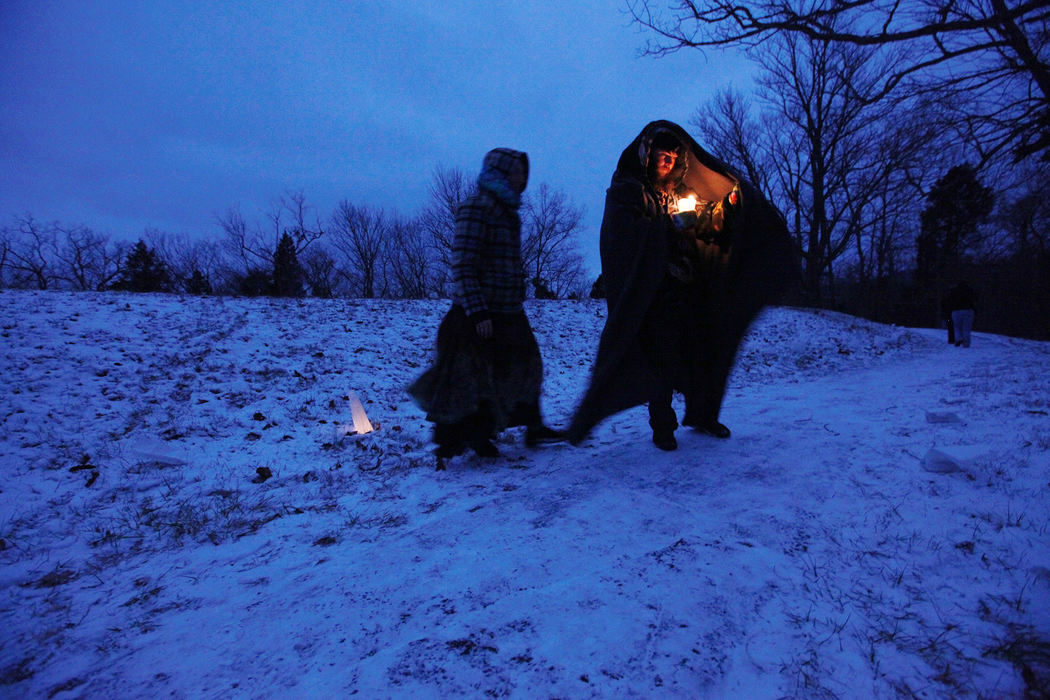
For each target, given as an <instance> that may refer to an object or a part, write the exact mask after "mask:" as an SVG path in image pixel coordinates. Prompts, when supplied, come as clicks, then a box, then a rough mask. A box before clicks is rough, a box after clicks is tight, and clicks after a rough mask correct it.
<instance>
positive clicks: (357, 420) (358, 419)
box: [350, 391, 373, 435]
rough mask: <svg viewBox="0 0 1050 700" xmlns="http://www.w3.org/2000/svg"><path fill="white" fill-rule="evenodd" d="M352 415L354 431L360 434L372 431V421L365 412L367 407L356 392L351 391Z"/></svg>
mask: <svg viewBox="0 0 1050 700" xmlns="http://www.w3.org/2000/svg"><path fill="white" fill-rule="evenodd" d="M350 415H351V416H352V417H353V419H354V432H356V433H357V434H358V435H363V434H364V433H370V432H372V430H373V428H372V423H371V422H370V421H369V420H368V416H367V415H366V414H365V407H364V406H362V405H361V401H360V400H359V399H358V398H357V395H356V394H355V393H354V392H352V391H351V392H350Z"/></svg>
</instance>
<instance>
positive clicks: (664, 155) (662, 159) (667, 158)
mask: <svg viewBox="0 0 1050 700" xmlns="http://www.w3.org/2000/svg"><path fill="white" fill-rule="evenodd" d="M676 160H678V154H677V153H675V152H674V151H663V150H658V151H656V152H655V153H653V167H654V168H655V174H656V178H657V179H658V180H663V179H665V178H666V177H667V176H668V175H670V174H671V169H672V168H674V164H675V161H676Z"/></svg>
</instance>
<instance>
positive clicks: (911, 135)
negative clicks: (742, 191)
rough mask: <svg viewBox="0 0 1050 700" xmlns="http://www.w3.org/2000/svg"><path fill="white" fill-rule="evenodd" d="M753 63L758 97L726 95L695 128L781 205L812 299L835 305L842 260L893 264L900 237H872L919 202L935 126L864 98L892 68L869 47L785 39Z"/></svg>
mask: <svg viewBox="0 0 1050 700" xmlns="http://www.w3.org/2000/svg"><path fill="white" fill-rule="evenodd" d="M753 56H754V57H755V59H756V61H757V62H758V63H759V64H760V65H761V66H762V70H761V72H760V73H759V75H758V78H757V82H758V90H757V92H756V96H755V98H754V99H753V100H752V99H748V98H745V97H743V96H742V95H740V94H739V93H736V92H733V91H723V92H721V93H719V94H718V95H717V96H716V98H715V99H714V100H713V101H712V102H711V103H709V104H707V105H704V106H702V107H701V108H700V109H699V110H698V111H697V113H696V115H695V117H694V119H693V121H692V123H693V124H694V125H695V126H696V127H697V128H698V129H699V131H700V134H701V135H702V138H703V140H704V142H705V144H706V145H707V147H708V148H709V150H711V151H712V152H713V153H714V154H715V155H717V156H719V157H721V158H724V159H726V160H727V161H728V162H729V163H730V165H732V166H734V167H735V168H737V169H738V170H739V171H740V173H741V174H742V175H743V176H744V177H746V178H747V179H748V180H750V181H751V182H752V183H753V184H755V185H756V186H757V187H759V189H761V190H763V191H764V192H765V193H766V194H767V196H769V197H770V198H771V199H772V200H773V201H774V202H775V203H776V204H777V205H778V206H779V207H780V208H781V210H782V211H783V212H784V214H785V216H786V218H787V223H788V228H789V230H790V231H791V232H792V234H793V236H794V238H795V241H796V243H797V245H798V250H799V252H800V254H801V256H802V260H803V263H804V292H805V298H806V301H808V302H809V303H811V304H823V303H827V302H828V301H833V300H834V298H835V288H834V282H835V279H836V263H837V261H839V260H840V259H842V258H845V257H849V256H852V255H858V256H861V257H862V258H864V260H863V262H864V264H865V267H864V268H863V269H865V270H868V269H869V266H870V261H871V260H872V259H875V260H878V261H879V262H881V263H884V266H883V269H886V268H888V267H890V266H892V263H891V261H890V256H891V254H892V250H891V249H890V248H889V247H888V246H887V245H886V244H888V243H889V242H890V240H891V237H893V236H895V235H896V234H897V232H898V230H897V229H896V228H894V229H888V230H884V231H883V234H882V235H881V236H880V237H878V238H877V239H875V238H872V237H871V236H870V234H866V232H870V231H871V229H872V227H873V226H874V225H875V222H876V221H879V220H880V218H881V217H882V216H883V214H884V212H885V211H887V210H890V211H893V210H895V209H896V208H897V202H902V201H904V202H906V201H909V200H910V199H914V195H912V196H911V197H903V196H902V190H903V189H905V188H906V187H911V188H913V189H914V184H909V182H910V180H911V173H912V172H914V170H915V168H916V167H917V166H916V163H917V162H918V161H919V160H920V158H919V156H920V153H921V150H922V149H923V148H924V147H926V146H927V145H928V142H929V139H928V138H925V137H926V136H927V135H928V132H929V128H928V127H922V128H917V127H916V125H915V124H913V123H911V120H909V116H910V115H911V114H913V108H912V105H908V104H905V105H901V106H899V107H898V108H897V109H896V110H893V111H892V112H891V109H890V105H889V104H888V103H879V102H873V101H870V100H868V99H865V96H867V95H870V94H871V93H872V91H874V90H875V89H876V83H877V76H878V75H880V74H881V73H882V72H883V70H884V65H883V61H882V59H881V58H880V57H878V56H876V55H874V54H873V52H872V51H870V50H868V49H865V48H862V47H853V46H841V45H835V44H832V43H830V42H826V41H810V40H808V39H806V38H805V37H802V36H798V35H791V34H783V35H778V36H775V37H772V38H771V39H770V40H769V41H768V42H767V43H766V44H764V45H763V46H762V47H760V48H758V49H756V50H755V51H754V52H753ZM924 116H925V115H924ZM904 124H908V127H909V128H903V125H904ZM880 245H881V246H882V247H881V248H880V247H879V246H880Z"/></svg>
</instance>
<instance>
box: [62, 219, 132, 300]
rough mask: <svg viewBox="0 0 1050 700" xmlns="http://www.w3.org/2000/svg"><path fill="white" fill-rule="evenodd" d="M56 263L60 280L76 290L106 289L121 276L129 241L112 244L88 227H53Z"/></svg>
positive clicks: (106, 237) (105, 237) (107, 238)
mask: <svg viewBox="0 0 1050 700" xmlns="http://www.w3.org/2000/svg"><path fill="white" fill-rule="evenodd" d="M53 228H54V233H55V263H56V268H57V272H56V274H57V275H58V277H59V278H61V279H62V280H63V281H64V282H66V284H68V285H69V286H70V287H72V288H73V289H75V290H80V291H85V290H102V289H106V288H107V287H108V286H109V285H110V284H111V283H112V282H113V281H114V280H115V279H116V278H117V275H118V274H120V263H121V260H123V259H124V256H125V255H126V254H127V251H128V249H129V247H130V246H129V245H128V244H127V243H126V242H111V241H110V240H109V237H108V236H104V235H102V234H99V233H95V232H94V231H92V230H91V229H90V228H88V227H87V226H82V225H63V224H59V223H57V222H56V223H55V224H54V225H53Z"/></svg>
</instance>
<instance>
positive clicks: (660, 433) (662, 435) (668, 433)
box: [653, 428, 678, 452]
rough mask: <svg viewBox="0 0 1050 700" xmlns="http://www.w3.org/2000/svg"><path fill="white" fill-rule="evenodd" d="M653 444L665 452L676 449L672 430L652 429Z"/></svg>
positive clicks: (676, 444) (676, 443) (676, 445)
mask: <svg viewBox="0 0 1050 700" xmlns="http://www.w3.org/2000/svg"><path fill="white" fill-rule="evenodd" d="M653 444H654V445H656V446H657V447H659V448H660V449H661V450H663V451H665V452H672V451H674V450H677V449H678V441H677V440H675V439H674V431H673V430H668V429H667V428H659V429H657V428H654V429H653Z"/></svg>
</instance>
